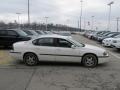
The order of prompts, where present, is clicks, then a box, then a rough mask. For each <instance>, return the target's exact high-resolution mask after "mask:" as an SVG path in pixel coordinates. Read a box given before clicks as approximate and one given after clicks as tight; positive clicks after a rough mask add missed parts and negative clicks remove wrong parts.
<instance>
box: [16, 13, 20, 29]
mask: <svg viewBox="0 0 120 90" xmlns="http://www.w3.org/2000/svg"><path fill="white" fill-rule="evenodd" d="M16 14H17V15H18V27H19V28H20V14H21V13H16Z"/></svg>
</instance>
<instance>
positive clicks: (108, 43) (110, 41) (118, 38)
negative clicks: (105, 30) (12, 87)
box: [102, 34, 120, 47]
mask: <svg viewBox="0 0 120 90" xmlns="http://www.w3.org/2000/svg"><path fill="white" fill-rule="evenodd" d="M118 41H120V34H119V35H117V36H115V37H113V38H106V39H104V40H103V41H102V45H103V46H109V47H110V46H112V44H113V43H116V42H118Z"/></svg>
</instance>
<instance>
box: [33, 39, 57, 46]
mask: <svg viewBox="0 0 120 90" xmlns="http://www.w3.org/2000/svg"><path fill="white" fill-rule="evenodd" d="M33 44H34V45H38V46H55V44H54V39H53V38H40V39H37V40H34V41H33Z"/></svg>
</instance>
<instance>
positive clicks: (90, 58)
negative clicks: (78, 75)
mask: <svg viewBox="0 0 120 90" xmlns="http://www.w3.org/2000/svg"><path fill="white" fill-rule="evenodd" d="M82 64H83V65H84V66H85V67H95V66H97V64H98V58H97V57H96V56H95V55H93V54H87V55H84V56H83V58H82Z"/></svg>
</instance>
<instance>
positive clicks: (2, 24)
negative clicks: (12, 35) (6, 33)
mask: <svg viewBox="0 0 120 90" xmlns="http://www.w3.org/2000/svg"><path fill="white" fill-rule="evenodd" d="M17 28H20V29H31V30H46V24H44V23H36V22H33V23H31V24H28V23H24V24H18V23H16V22H14V23H12V22H10V23H5V22H3V21H0V29H17ZM47 30H49V31H50V30H56V31H79V28H74V27H70V26H66V25H62V24H52V23H50V24H47Z"/></svg>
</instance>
